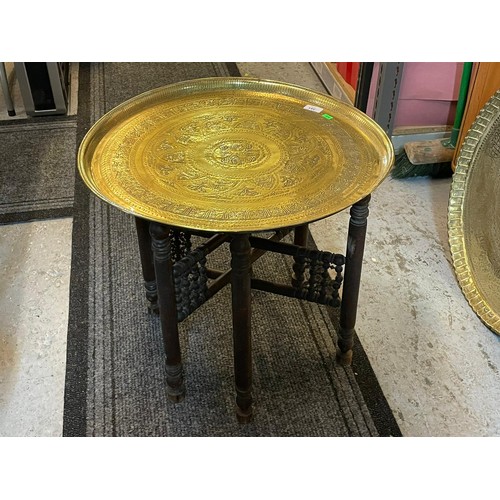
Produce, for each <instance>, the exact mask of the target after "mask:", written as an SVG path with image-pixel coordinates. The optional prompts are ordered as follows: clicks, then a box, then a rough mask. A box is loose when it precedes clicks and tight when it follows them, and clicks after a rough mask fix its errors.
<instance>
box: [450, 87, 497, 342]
mask: <svg viewBox="0 0 500 500" xmlns="http://www.w3.org/2000/svg"><path fill="white" fill-rule="evenodd" d="M448 233H449V240H450V248H451V254H452V257H453V264H454V267H455V272H456V275H457V278H458V282H459V284H460V287H461V288H462V291H463V293H464V295H465V297H466V298H467V300H468V302H469V304H470V305H471V307H472V308H473V309H474V311H475V312H476V314H477V315H478V316H479V317H480V318H481V320H482V321H483V322H484V323H485V324H486V325H487V326H488V327H489V328H490V329H491V330H493V331H494V332H495V333H497V334H500V90H499V91H497V92H496V94H494V95H493V96H492V97H491V99H490V100H489V101H488V102H487V103H486V105H485V106H484V108H483V109H482V110H481V112H480V113H479V115H478V117H477V118H476V121H475V122H474V124H473V125H472V127H471V129H470V131H469V133H468V134H467V136H466V138H465V141H464V144H463V146H462V149H461V150H460V155H459V157H458V160H457V166H456V170H455V174H454V175H453V182H452V187H451V193H450V200H449V207H448Z"/></svg>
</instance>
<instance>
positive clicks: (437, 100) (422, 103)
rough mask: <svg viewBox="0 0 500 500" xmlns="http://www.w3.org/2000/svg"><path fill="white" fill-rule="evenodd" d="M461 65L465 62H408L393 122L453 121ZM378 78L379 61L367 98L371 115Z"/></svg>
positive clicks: (429, 123)
mask: <svg viewBox="0 0 500 500" xmlns="http://www.w3.org/2000/svg"><path fill="white" fill-rule="evenodd" d="M462 69H463V62H459V63H454V62H452V63H450V62H443V63H435V62H431V63H425V62H408V63H405V65H404V69H403V75H402V77H401V87H400V91H399V100H398V107H397V110H396V118H395V122H394V126H395V127H412V126H435V125H452V124H453V121H454V119H455V109H456V101H457V98H458V92H459V88H460V79H461V78H462ZM377 78H378V63H375V66H374V71H373V78H372V84H371V87H370V97H369V99H368V111H367V112H368V114H369V115H370V116H373V101H374V94H375V88H376V82H377Z"/></svg>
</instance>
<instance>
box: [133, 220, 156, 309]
mask: <svg viewBox="0 0 500 500" xmlns="http://www.w3.org/2000/svg"><path fill="white" fill-rule="evenodd" d="M149 224H150V222H149V221H148V220H145V219H141V218H139V217H135V228H136V230H137V239H138V241H139V253H140V256H141V267H142V276H143V278H144V287H145V288H146V299H147V301H148V309H149V311H150V312H154V313H156V314H158V312H159V309H158V293H157V291H156V278H155V267H154V262H153V250H152V248H151V236H150V234H149Z"/></svg>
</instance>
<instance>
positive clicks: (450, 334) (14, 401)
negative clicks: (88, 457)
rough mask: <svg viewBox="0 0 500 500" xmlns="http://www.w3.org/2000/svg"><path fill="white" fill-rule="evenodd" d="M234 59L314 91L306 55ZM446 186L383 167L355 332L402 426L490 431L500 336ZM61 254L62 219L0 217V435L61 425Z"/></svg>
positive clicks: (495, 415) (497, 425)
mask: <svg viewBox="0 0 500 500" xmlns="http://www.w3.org/2000/svg"><path fill="white" fill-rule="evenodd" d="M238 65H239V68H240V71H241V73H242V74H243V75H245V74H247V75H252V76H259V77H262V78H270V79H276V80H282V81H287V82H290V83H295V84H299V85H303V86H306V87H309V88H312V89H315V90H319V91H323V86H322V84H321V82H320V81H319V80H318V78H317V76H316V74H315V73H314V71H313V70H312V68H311V66H310V65H309V64H308V63H238ZM0 112H2V110H1V109H0ZM449 188H450V180H449V179H445V180H431V179H428V178H417V179H407V180H392V179H390V178H388V179H387V180H386V181H385V182H384V183H382V185H381V186H380V187H379V188H378V189H377V191H376V192H375V193H374V195H373V201H372V204H371V211H370V218H369V226H368V235H367V247H366V252H365V261H364V269H363V279H362V288H361V294H360V304H359V313H358V323H357V331H358V335H359V337H360V339H361V342H362V344H363V347H364V349H365V351H366V352H367V355H368V357H369V359H370V361H371V363H372V366H373V369H374V371H375V374H376V376H377V378H378V380H379V383H380V385H381V387H382V390H383V391H384V394H385V395H386V398H387V400H388V402H389V405H390V406H391V408H392V410H393V412H394V415H395V417H396V419H397V421H398V423H399V425H400V427H401V430H402V433H403V435H404V436H499V435H500V410H499V408H498V401H499V400H500V384H499V381H500V376H499V367H500V337H499V336H497V335H495V334H494V333H492V332H491V331H490V330H488V329H487V328H486V327H485V326H484V325H483V324H482V323H481V322H480V320H479V319H478V318H477V316H476V315H475V313H474V312H473V311H472V309H471V308H470V307H469V305H468V304H467V302H466V300H465V298H464V297H463V295H462V293H461V291H460V289H459V287H458V284H457V281H456V278H455V275H454V271H453V268H452V265H451V259H450V252H449V248H448V239H447V227H446V224H447V204H448V193H449ZM347 221H348V214H347V213H345V212H343V213H340V214H337V215H335V216H332V217H329V218H328V219H325V220H323V221H320V222H317V223H315V224H313V225H312V226H311V231H312V233H313V236H314V238H315V240H316V243H317V244H318V246H319V247H320V248H322V249H325V250H331V251H339V252H342V253H343V252H344V250H345V239H346V238H345V233H346V227H347ZM70 262H71V219H61V220H53V221H48V222H33V223H27V224H19V225H11V226H0V275H1V276H0V283H1V285H0V334H1V337H0V436H59V435H61V433H62V410H63V408H62V401H63V390H64V369H65V366H64V364H65V345H66V329H67V317H68V310H67V308H68V292H69V275H70Z"/></svg>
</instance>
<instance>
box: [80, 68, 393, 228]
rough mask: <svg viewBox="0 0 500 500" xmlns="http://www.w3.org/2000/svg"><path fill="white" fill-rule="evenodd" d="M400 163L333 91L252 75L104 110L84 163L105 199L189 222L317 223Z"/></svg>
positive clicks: (187, 85) (184, 86) (204, 82)
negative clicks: (318, 90)
mask: <svg viewBox="0 0 500 500" xmlns="http://www.w3.org/2000/svg"><path fill="white" fill-rule="evenodd" d="M393 161H394V152H393V148H392V145H391V143H390V141H389V139H388V138H387V136H386V134H385V133H384V132H383V131H382V129H381V128H380V127H379V126H378V125H377V124H376V123H375V122H374V121H373V120H371V119H370V118H369V117H368V116H366V115H365V114H363V113H361V112H360V111H358V110H357V109H355V108H354V107H352V106H349V105H347V104H344V103H342V102H340V101H337V100H335V99H333V98H331V97H329V96H327V95H324V94H320V93H316V92H313V91H311V90H308V89H305V88H302V87H298V86H294V85H289V84H284V83H280V82H274V81H268V80H260V79H253V78H203V79H198V80H190V81H186V82H181V83H177V84H174V85H169V86H166V87H162V88H159V89H155V90H152V91H149V92H146V93H144V94H141V95H139V96H137V97H135V98H133V99H131V100H129V101H127V102H125V103H123V104H121V105H119V106H118V107H116V108H115V109H113V110H111V111H110V112H109V113H107V114H106V115H104V116H103V117H102V118H101V119H100V120H99V121H98V122H97V123H96V124H95V125H94V126H93V127H92V128H91V129H90V130H89V132H88V133H87V135H86V136H85V138H84V140H83V141H82V144H81V146H80V150H79V154H78V167H79V170H80V174H81V176H82V178H83V179H84V181H85V183H86V184H87V185H88V187H89V188H90V189H91V190H92V191H93V192H94V193H95V194H97V195H98V196H99V197H101V198H102V199H104V200H105V201H107V202H108V203H111V204H112V205H115V206H117V207H119V208H120V209H122V210H124V211H126V212H129V213H132V214H134V215H137V216H140V217H143V218H146V219H149V220H154V221H158V222H161V223H165V224H168V225H171V226H177V227H182V228H186V229H195V230H202V231H215V232H252V231H262V230H269V229H277V228H280V227H289V226H296V225H300V224H304V223H307V222H312V221H314V220H318V219H321V218H324V217H326V216H329V215H331V214H333V213H336V212H339V211H341V210H343V209H344V208H346V207H348V206H350V205H352V204H353V203H355V202H356V201H359V200H360V199H362V198H363V197H365V196H366V195H368V194H370V193H371V192H372V191H373V190H374V189H375V187H376V186H377V185H378V184H380V182H381V181H382V180H383V179H384V178H385V177H386V175H387V174H388V172H389V170H390V169H391V167H392V164H393Z"/></svg>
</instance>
